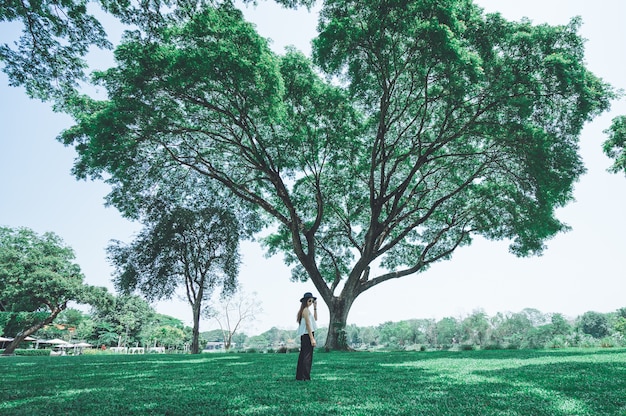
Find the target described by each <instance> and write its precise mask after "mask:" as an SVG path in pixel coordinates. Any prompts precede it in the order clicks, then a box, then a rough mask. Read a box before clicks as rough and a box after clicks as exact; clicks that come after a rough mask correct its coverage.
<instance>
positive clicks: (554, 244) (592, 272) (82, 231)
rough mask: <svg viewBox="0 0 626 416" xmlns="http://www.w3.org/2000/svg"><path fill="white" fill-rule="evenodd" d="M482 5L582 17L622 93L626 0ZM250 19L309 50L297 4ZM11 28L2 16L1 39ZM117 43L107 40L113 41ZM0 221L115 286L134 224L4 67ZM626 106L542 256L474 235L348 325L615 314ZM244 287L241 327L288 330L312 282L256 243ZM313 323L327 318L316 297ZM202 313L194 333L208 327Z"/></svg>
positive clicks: (361, 305)
mask: <svg viewBox="0 0 626 416" xmlns="http://www.w3.org/2000/svg"><path fill="white" fill-rule="evenodd" d="M477 3H478V4H479V5H480V6H482V7H483V8H484V9H485V11H486V12H495V11H499V12H500V13H502V14H503V16H504V17H505V18H507V19H509V20H519V19H520V18H522V17H528V18H530V19H531V20H532V21H533V22H534V23H536V24H539V23H549V24H564V23H567V22H568V21H569V19H570V18H571V17H573V16H577V15H578V16H582V19H583V26H582V28H581V31H580V33H581V35H582V36H583V37H584V38H586V39H587V40H588V41H587V48H586V62H587V65H588V67H589V69H590V70H591V71H593V72H594V73H595V74H596V75H598V76H599V77H601V78H602V79H604V80H605V81H608V82H609V83H611V84H612V85H613V86H614V87H617V88H621V89H625V90H626V25H624V24H623V21H624V20H625V19H626V2H625V1H623V0H596V1H593V2H591V1H589V0H578V1H573V0H542V1H538V0H525V1H519V0H490V1H488V0H481V1H478V2H477ZM245 13H246V16H247V17H248V18H249V19H251V20H253V21H254V22H255V23H256V24H257V28H258V30H259V31H260V33H261V34H262V35H264V36H266V37H269V38H271V39H272V41H273V43H272V47H273V48H274V49H275V50H276V51H277V52H279V53H282V52H283V50H284V47H285V46H286V45H295V46H296V47H297V48H298V49H300V50H302V51H303V52H305V53H306V54H309V53H310V46H309V42H310V39H311V38H312V37H313V36H314V35H315V27H316V18H315V16H314V15H311V14H308V13H306V12H305V11H302V12H292V11H283V10H281V9H280V8H278V7H277V6H275V5H274V4H273V3H272V2H271V1H270V2H265V1H261V2H260V4H259V5H258V6H257V7H252V6H250V7H248V8H247V9H246V10H245ZM14 35H15V32H14V31H13V30H9V29H8V27H7V26H6V25H5V24H4V23H1V24H0V42H1V43H5V42H10V41H11V39H13V37H12V36H14ZM112 40H113V41H115V40H116V38H115V37H113V38H112ZM107 59H110V55H108V53H98V54H94V55H93V62H92V63H93V65H94V67H96V68H98V69H104V67H99V66H97V65H98V63H101V62H107ZM0 110H1V111H0V177H1V180H0V226H9V227H19V226H24V227H29V228H32V229H33V230H35V231H36V232H38V233H43V232H45V231H53V232H55V233H56V234H58V235H59V236H61V237H62V238H63V240H64V241H65V243H66V244H68V245H69V246H71V247H72V248H73V249H74V251H75V253H76V261H77V263H78V264H79V265H80V267H81V269H82V270H83V273H84V274H85V276H86V282H87V283H89V284H93V285H99V286H107V287H108V288H109V289H110V290H111V291H113V286H112V284H111V273H112V270H113V269H112V267H111V266H110V265H109V264H108V262H107V261H106V253H105V247H106V246H107V245H108V243H109V241H110V240H111V239H118V240H122V241H125V242H130V241H131V240H132V238H133V234H134V233H135V232H137V231H138V230H139V229H140V226H139V225H138V224H134V223H130V222H129V221H127V220H125V219H123V218H122V217H121V216H120V215H119V213H118V212H117V211H116V210H115V209H114V208H105V207H104V205H103V202H104V200H103V198H104V196H105V195H106V194H107V193H108V191H109V188H108V186H106V185H105V184H103V183H102V182H99V181H95V182H92V181H87V182H85V181H80V182H79V181H77V180H76V179H75V178H74V177H73V176H72V175H71V174H70V170H71V167H72V163H73V159H74V157H75V153H74V150H73V149H72V148H66V147H64V146H63V145H61V144H60V143H59V142H57V141H56V140H55V138H56V136H57V135H58V134H59V132H61V131H62V130H63V129H65V128H68V127H70V126H71V125H72V120H71V119H70V118H69V117H67V116H65V115H61V114H55V113H53V112H52V111H51V108H50V105H49V104H44V103H40V102H38V101H34V100H30V99H28V98H27V97H26V95H25V93H24V91H23V90H22V89H20V88H11V87H8V83H7V78H6V76H5V75H4V73H2V74H0ZM620 114H626V99H624V98H622V99H621V100H619V101H616V102H614V103H613V105H612V108H611V111H610V112H607V113H605V114H603V115H602V116H600V117H597V118H596V119H595V120H594V121H593V122H592V123H590V124H588V125H587V126H586V127H585V129H584V130H583V132H582V135H581V140H580V149H581V150H580V151H581V154H582V157H583V160H584V163H585V166H586V168H587V170H588V172H587V173H586V174H585V175H584V176H583V177H582V179H581V180H580V182H579V183H577V184H576V188H575V192H574V195H575V197H576V201H575V202H573V203H571V204H570V205H568V206H567V207H566V208H563V209H561V210H559V212H558V216H559V218H560V219H561V220H563V221H564V222H566V223H567V224H569V225H570V226H571V227H572V231H570V232H568V233H564V234H560V235H558V236H557V237H555V238H554V239H552V240H550V241H548V242H547V246H548V248H547V250H546V251H545V253H544V255H543V256H541V257H531V258H523V259H520V258H517V257H515V256H513V255H511V254H509V253H508V249H507V245H508V244H507V243H506V242H489V241H484V240H479V239H476V240H475V241H474V243H473V244H472V245H471V246H470V247H465V248H462V249H460V250H457V252H456V253H455V254H454V255H453V257H452V259H451V260H448V261H445V262H441V263H438V264H435V265H434V266H433V267H431V268H430V269H429V270H428V271H426V272H425V273H422V274H418V275H414V276H408V277H404V278H402V279H399V280H396V281H389V282H386V283H383V284H381V285H379V286H376V287H374V288H372V289H370V290H369V291H367V292H365V293H364V294H362V295H361V296H360V297H359V298H357V300H356V302H355V303H354V305H353V307H352V310H351V312H350V316H349V318H348V323H349V324H356V325H359V326H367V325H378V324H380V323H383V322H386V321H399V320H403V319H412V318H434V319H441V318H443V317H446V316H453V317H463V316H466V315H467V314H469V313H471V312H472V311H473V310H475V309H478V308H482V309H483V310H484V311H485V312H487V313H488V314H489V315H493V314H495V313H497V312H507V311H510V312H518V311H520V310H521V309H523V308H527V307H529V308H536V309H539V310H540V311H542V312H544V313H549V312H560V313H564V314H565V315H567V316H570V317H575V316H577V315H580V314H582V313H584V312H586V311H590V310H593V311H598V312H603V313H604V312H611V311H614V310H616V309H618V308H620V307H626V295H625V294H626V268H625V266H624V254H625V252H626V177H625V176H624V175H623V174H617V175H615V174H609V173H607V171H606V169H607V168H608V167H609V166H610V164H611V161H610V160H609V159H608V158H607V157H605V156H604V155H603V153H602V149H601V146H602V142H603V141H604V140H605V139H606V136H605V135H604V133H603V131H604V130H605V129H607V128H608V127H609V125H610V122H611V119H612V118H613V117H615V116H617V115H620ZM242 252H243V264H242V266H241V272H240V276H239V279H240V283H241V287H242V289H243V290H244V291H245V292H247V293H250V294H251V293H256V296H255V299H256V300H257V305H258V306H259V310H258V311H257V313H256V314H255V316H256V319H255V321H254V322H252V323H251V324H249V325H248V326H247V327H246V328H245V332H246V333H248V334H249V335H254V334H258V333H260V332H263V331H266V330H268V329H270V328H272V327H279V328H283V329H295V327H296V324H295V313H296V311H297V308H298V304H299V299H300V297H301V296H302V294H303V293H304V292H305V291H312V292H315V288H314V286H313V285H312V284H311V283H292V282H291V281H290V280H289V276H290V272H289V270H288V269H287V268H286V267H285V266H284V265H283V263H282V258H281V257H279V256H277V257H272V258H269V259H268V258H265V257H264V255H263V253H262V251H261V249H260V248H259V246H258V245H257V244H256V243H251V242H246V243H244V244H243V246H242ZM155 306H156V309H157V311H159V312H160V313H165V314H168V315H171V316H175V317H177V318H179V319H181V320H183V321H184V322H185V323H186V324H188V325H190V324H191V309H190V307H189V306H188V305H186V304H184V303H182V302H180V301H177V300H171V301H163V302H159V303H158V304H156V305H155ZM319 315H320V316H319V323H320V324H321V325H322V326H326V325H327V324H328V310H327V308H326V306H325V305H324V304H323V303H320V309H319ZM216 327H217V325H216V323H215V322H213V321H203V322H202V325H201V330H202V331H205V330H210V329H214V328H216Z"/></svg>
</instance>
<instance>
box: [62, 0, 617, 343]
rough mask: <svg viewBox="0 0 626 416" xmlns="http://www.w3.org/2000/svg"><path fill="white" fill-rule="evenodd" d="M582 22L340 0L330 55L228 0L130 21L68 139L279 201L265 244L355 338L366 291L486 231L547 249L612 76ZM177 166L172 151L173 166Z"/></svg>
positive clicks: (328, 17)
mask: <svg viewBox="0 0 626 416" xmlns="http://www.w3.org/2000/svg"><path fill="white" fill-rule="evenodd" d="M579 26H580V21H579V20H578V19H573V20H572V21H571V22H570V23H569V24H567V25H564V26H549V25H533V24H532V23H531V22H529V21H525V20H524V21H521V22H509V21H506V20H505V19H503V18H502V17H501V16H500V15H499V14H487V15H486V14H484V13H483V12H482V10H481V9H480V8H478V7H477V6H475V5H474V4H473V3H472V2H471V1H470V0H442V1H430V0H416V1H401V2H393V1H383V0H380V1H371V2H360V1H353V0H327V1H325V2H324V5H323V8H322V9H321V12H320V21H319V26H318V27H319V30H320V33H319V36H318V37H317V38H316V39H314V42H313V59H312V60H311V59H308V58H306V57H305V56H303V55H302V54H301V53H298V52H297V51H294V50H290V51H288V52H287V53H286V54H285V55H284V56H278V55H276V54H275V53H273V52H272V51H271V50H270V49H269V47H268V42H267V40H265V39H263V38H262V37H260V36H259V35H258V34H257V33H256V31H255V29H254V27H253V26H252V25H251V24H249V23H247V22H245V21H244V19H243V17H242V14H241V13H240V12H239V11H238V10H236V9H235V8H234V7H233V6H232V5H230V4H229V3H225V4H223V5H220V6H217V7H212V6H209V7H198V8H195V9H193V10H192V9H187V10H186V13H184V14H181V13H179V14H176V13H174V14H172V15H171V16H170V18H168V19H163V20H162V22H161V23H160V24H158V25H154V26H152V27H151V28H150V31H149V32H148V31H144V32H142V31H134V32H128V33H126V35H125V37H124V39H123V42H122V44H121V45H119V47H118V48H117V49H116V51H115V58H116V62H117V66H116V67H114V68H111V69H109V70H107V71H105V72H101V73H99V74H97V77H96V81H97V82H99V83H100V84H101V85H103V86H104V87H105V88H106V91H107V93H108V99H107V100H105V101H96V100H92V99H88V98H85V97H83V98H81V99H77V100H76V101H75V102H74V103H73V110H72V111H73V115H74V116H75V117H76V120H77V125H76V126H75V127H73V128H71V129H69V130H67V131H66V132H65V133H64V134H63V135H62V140H63V141H64V142H65V143H66V144H73V145H75V147H76V150H77V151H78V154H79V159H78V161H77V164H76V166H75V173H76V174H77V175H78V176H79V177H87V176H98V175H101V174H102V173H106V174H108V175H110V182H111V183H113V184H115V185H116V186H117V187H118V188H119V189H124V188H125V187H130V186H131V184H132V183H133V181H134V178H133V175H131V174H128V171H129V168H130V167H133V166H151V167H154V166H155V163H154V161H155V160H163V159H167V160H169V161H174V162H176V163H177V164H179V165H180V166H181V168H184V169H189V170H192V171H195V172H197V173H198V174H200V175H205V176H206V177H208V178H210V179H212V180H214V181H217V182H219V183H220V184H221V185H222V186H223V187H224V188H226V189H228V190H229V191H230V192H232V194H233V195H234V196H235V197H237V198H239V199H241V200H243V201H246V202H248V203H251V204H252V205H254V206H255V207H257V208H258V209H259V210H261V211H263V212H264V213H265V214H266V216H267V218H270V219H272V220H273V221H274V224H275V227H273V228H271V230H272V232H271V234H270V235H269V236H268V237H267V238H266V239H265V241H264V242H265V244H266V246H267V248H268V250H269V253H278V252H282V253H283V254H284V256H285V260H286V262H287V263H288V264H289V265H291V266H293V268H292V270H293V273H292V277H293V279H294V280H302V281H305V280H309V279H310V281H311V282H312V283H313V284H314V285H315V287H316V289H317V291H318V292H319V294H320V296H321V297H322V298H323V299H324V301H325V302H326V304H327V305H328V307H329V311H330V325H329V334H328V337H327V343H326V346H327V347H328V348H342V347H343V345H342V340H345V336H343V332H342V331H343V329H344V328H345V324H346V320H347V317H348V313H349V311H350V307H351V306H352V304H353V302H354V300H355V299H356V298H357V297H358V296H359V295H360V294H361V293H363V292H364V291H366V290H369V289H371V288H372V287H374V286H376V285H378V284H380V283H383V282H385V281H387V280H390V279H395V278H401V277H404V276H410V275H415V274H417V273H420V272H424V271H425V270H427V269H428V268H429V266H430V265H432V264H433V263H435V262H438V261H441V260H446V259H449V258H450V256H451V255H452V253H453V252H454V250H455V249H456V248H458V247H460V246H462V245H467V244H470V243H471V239H472V237H473V236H483V237H485V238H487V239H491V240H501V239H506V240H508V241H510V242H511V245H510V249H511V251H512V252H513V253H514V254H516V255H520V256H525V255H532V254H540V253H541V252H542V251H543V250H544V248H545V246H544V244H545V241H546V240H547V239H549V238H551V237H553V236H554V235H556V234H557V233H559V232H561V231H564V230H567V229H568V227H567V225H566V224H563V223H562V222H561V221H560V220H559V219H558V218H556V215H555V209H556V208H559V207H562V206H564V205H565V204H567V203H568V202H570V201H571V200H572V189H573V184H574V182H575V181H576V180H577V179H578V178H579V176H580V175H581V174H582V173H583V172H584V167H583V165H582V162H581V158H580V156H579V154H578V139H579V135H580V131H581V129H582V127H583V125H584V123H585V122H587V121H589V120H590V119H591V118H593V116H595V115H597V114H599V113H600V112H602V111H604V110H605V109H607V107H608V105H609V100H610V99H611V98H612V97H613V93H612V89H611V88H610V87H609V86H608V85H607V84H605V83H604V82H602V81H601V80H600V79H598V78H597V77H596V76H594V75H593V74H592V73H591V72H590V71H588V70H587V69H586V68H585V66H584V48H583V43H584V42H583V40H582V39H581V38H580V36H579V35H578V33H577V31H578V28H579ZM168 166H171V165H168Z"/></svg>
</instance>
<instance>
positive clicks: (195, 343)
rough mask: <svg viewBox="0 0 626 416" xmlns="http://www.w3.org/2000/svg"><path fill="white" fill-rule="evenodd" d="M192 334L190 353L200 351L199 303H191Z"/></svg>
mask: <svg viewBox="0 0 626 416" xmlns="http://www.w3.org/2000/svg"><path fill="white" fill-rule="evenodd" d="M192 333H193V335H192V337H191V353H192V354H199V353H200V305H193V332H192Z"/></svg>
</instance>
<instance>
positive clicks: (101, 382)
mask: <svg viewBox="0 0 626 416" xmlns="http://www.w3.org/2000/svg"><path fill="white" fill-rule="evenodd" d="M296 360H297V354H228V355H222V354H216V355H213V354H210V355H208V354H207V355H201V356H189V355H181V356H149V355H145V356H79V357H12V358H10V359H8V360H7V359H4V360H0V371H1V372H2V374H3V382H2V384H1V385H0V414H2V415H35V414H36V415H59V414H63V415H110V414H124V415H218V414H219V415H297V414H301V413H306V414H308V415H546V416H547V415H550V416H555V415H557V416H558V415H594V416H595V415H623V414H626V403H625V401H624V400H625V399H624V398H623V397H622V396H624V394H623V392H624V391H626V385H625V384H624V383H625V381H624V380H626V350H610V351H608V350H601V351H598V350H595V351H590V350H575V351H529V352H527V351H468V352H460V353H451V352H433V353H409V352H407V353H328V354H316V355H315V358H314V364H313V380H312V381H311V382H296V381H295V380H294V378H295V365H296Z"/></svg>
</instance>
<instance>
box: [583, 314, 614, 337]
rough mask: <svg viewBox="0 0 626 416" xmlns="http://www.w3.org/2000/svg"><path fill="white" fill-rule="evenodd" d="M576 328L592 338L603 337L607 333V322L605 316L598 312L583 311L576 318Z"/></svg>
mask: <svg viewBox="0 0 626 416" xmlns="http://www.w3.org/2000/svg"><path fill="white" fill-rule="evenodd" d="M577 325H578V328H580V330H581V331H582V333H583V334H588V335H591V336H592V337H594V338H604V337H605V336H607V335H608V334H609V322H608V319H607V317H606V316H605V315H604V314H602V313H599V312H594V311H589V312H585V313H584V314H582V315H581V316H580V317H579V318H578V322H577Z"/></svg>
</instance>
